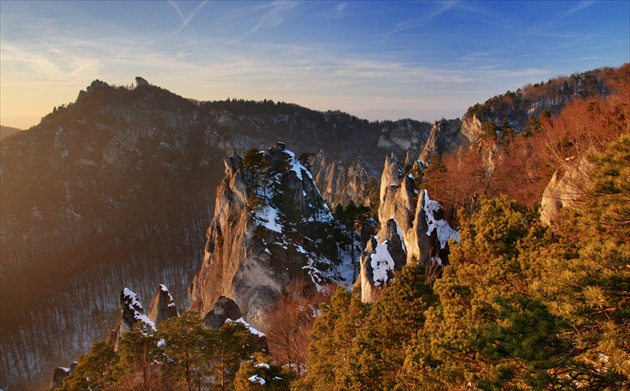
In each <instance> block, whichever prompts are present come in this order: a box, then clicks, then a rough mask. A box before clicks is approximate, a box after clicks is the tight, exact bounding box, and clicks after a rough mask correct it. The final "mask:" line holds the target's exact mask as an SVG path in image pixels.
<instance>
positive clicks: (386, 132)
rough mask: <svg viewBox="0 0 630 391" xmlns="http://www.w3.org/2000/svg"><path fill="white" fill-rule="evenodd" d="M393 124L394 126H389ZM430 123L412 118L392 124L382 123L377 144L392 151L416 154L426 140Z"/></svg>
mask: <svg viewBox="0 0 630 391" xmlns="http://www.w3.org/2000/svg"><path fill="white" fill-rule="evenodd" d="M391 125H394V126H391ZM430 132H431V124H430V123H428V122H421V123H418V122H417V121H412V120H400V121H397V122H396V123H394V124H391V123H384V124H383V125H382V128H381V134H380V137H379V139H378V144H377V146H378V147H379V148H382V149H384V150H387V151H393V152H394V153H399V154H403V155H404V154H405V153H407V152H409V153H410V154H411V155H412V156H418V155H419V154H420V152H421V151H422V147H423V146H424V144H425V143H426V142H427V139H428V138H429V134H430Z"/></svg>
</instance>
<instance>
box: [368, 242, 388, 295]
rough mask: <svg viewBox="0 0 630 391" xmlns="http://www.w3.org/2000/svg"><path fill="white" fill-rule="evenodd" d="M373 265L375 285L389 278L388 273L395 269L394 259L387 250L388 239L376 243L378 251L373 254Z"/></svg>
mask: <svg viewBox="0 0 630 391" xmlns="http://www.w3.org/2000/svg"><path fill="white" fill-rule="evenodd" d="M371 260H372V262H371V265H372V270H373V276H374V285H376V286H380V285H381V284H384V283H386V282H387V280H388V273H389V272H390V271H392V272H393V270H394V260H393V259H392V256H391V255H390V254H389V251H387V240H386V241H384V242H383V243H378V240H377V245H376V252H375V253H374V254H372V257H371Z"/></svg>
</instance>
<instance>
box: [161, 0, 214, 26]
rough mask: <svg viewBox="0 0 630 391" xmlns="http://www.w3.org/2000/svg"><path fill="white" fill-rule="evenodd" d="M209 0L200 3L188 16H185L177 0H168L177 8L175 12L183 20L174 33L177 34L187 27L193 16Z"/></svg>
mask: <svg viewBox="0 0 630 391" xmlns="http://www.w3.org/2000/svg"><path fill="white" fill-rule="evenodd" d="M207 2H208V0H205V1H204V2H202V3H201V4H199V5H198V6H197V7H196V8H195V9H194V10H193V11H192V12H191V13H190V14H189V15H188V16H184V13H183V12H182V10H181V9H180V8H179V5H177V2H176V1H175V0H168V3H169V4H170V5H171V6H172V7H173V8H174V9H175V12H177V15H179V17H180V19H181V20H182V25H181V26H179V28H178V29H177V30H175V31H174V32H173V33H172V35H175V34H177V33H179V32H180V31H182V30H183V29H185V28H186V27H187V26H188V23H190V21H191V20H193V18H194V17H195V16H196V15H197V13H198V12H199V11H200V10H201V8H202V7H203V6H204V5H206V3H207Z"/></svg>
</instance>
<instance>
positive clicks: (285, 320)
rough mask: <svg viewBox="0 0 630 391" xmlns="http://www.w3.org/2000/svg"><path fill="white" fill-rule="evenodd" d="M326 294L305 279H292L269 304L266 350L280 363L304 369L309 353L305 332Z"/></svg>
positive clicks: (295, 368) (302, 371)
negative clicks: (270, 307)
mask: <svg viewBox="0 0 630 391" xmlns="http://www.w3.org/2000/svg"><path fill="white" fill-rule="evenodd" d="M328 300H329V295H328V294H326V293H322V292H319V291H315V289H313V287H312V285H311V284H308V283H307V282H305V281H292V282H291V283H290V284H289V285H288V286H287V287H286V288H285V292H284V294H283V295H282V297H281V298H280V300H278V301H277V302H276V303H275V304H274V305H273V307H272V310H271V312H270V314H269V316H268V318H267V329H266V330H265V334H266V336H267V343H268V345H269V353H270V354H271V356H272V357H273V358H274V359H275V361H276V362H277V363H278V364H279V365H288V366H289V367H290V368H291V369H293V370H294V371H296V372H297V373H298V375H301V374H303V373H304V371H305V369H306V364H307V361H308V360H307V355H308V344H309V338H308V332H309V331H310V330H311V329H312V328H313V323H314V322H315V317H316V316H317V314H318V313H319V309H318V307H319V304H320V303H322V302H324V301H328Z"/></svg>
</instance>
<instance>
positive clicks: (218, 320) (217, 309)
mask: <svg viewBox="0 0 630 391" xmlns="http://www.w3.org/2000/svg"><path fill="white" fill-rule="evenodd" d="M240 318H242V314H241V310H240V308H238V304H236V302H234V300H232V299H228V298H227V297H225V296H221V297H219V300H217V302H216V303H214V307H213V308H212V311H210V312H208V313H207V314H206V316H204V317H203V324H204V326H206V327H210V328H212V329H219V328H221V326H222V325H223V324H224V323H225V321H226V320H228V319H231V320H238V319H240Z"/></svg>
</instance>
